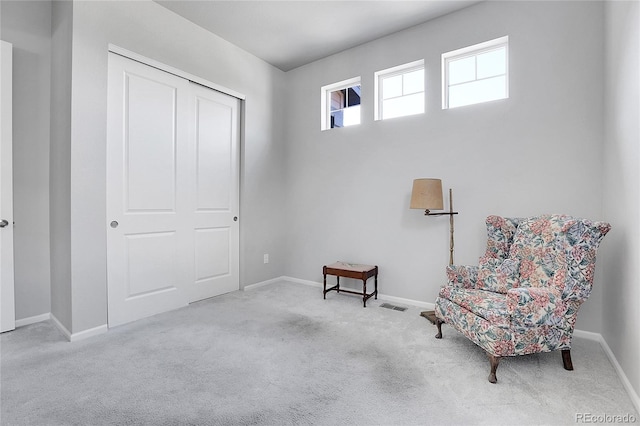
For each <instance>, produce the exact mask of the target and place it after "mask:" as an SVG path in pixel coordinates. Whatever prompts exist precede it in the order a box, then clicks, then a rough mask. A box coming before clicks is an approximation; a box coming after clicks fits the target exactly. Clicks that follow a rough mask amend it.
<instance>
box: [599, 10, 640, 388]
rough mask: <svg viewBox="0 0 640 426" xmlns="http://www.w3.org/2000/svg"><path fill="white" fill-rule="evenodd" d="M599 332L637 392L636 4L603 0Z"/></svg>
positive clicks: (639, 162)
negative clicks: (603, 232) (604, 230)
mask: <svg viewBox="0 0 640 426" xmlns="http://www.w3.org/2000/svg"><path fill="white" fill-rule="evenodd" d="M605 16H606V21H605V22H606V33H605V36H606V58H605V59H606V61H605V63H606V79H605V89H606V90H605V93H606V97H605V101H606V102H605V129H606V132H605V144H604V152H603V154H604V177H605V187H604V211H605V215H606V217H607V219H608V220H609V221H610V222H611V224H612V230H611V232H610V234H611V235H610V236H607V239H608V240H609V241H607V242H606V243H607V245H606V248H605V249H604V250H603V252H602V253H603V256H602V260H603V265H604V276H605V277H606V278H607V280H606V282H605V284H604V285H605V287H606V291H605V292H604V296H603V311H604V321H603V330H602V335H603V337H604V339H605V340H606V341H607V344H608V345H609V347H610V348H611V350H612V351H613V353H614V354H615V356H616V359H617V360H618V362H619V363H620V365H621V366H622V368H623V369H624V371H625V374H626V376H627V378H628V379H629V381H630V382H631V385H632V386H633V387H634V389H635V392H636V395H638V394H640V364H639V363H638V360H639V359H640V329H639V328H638V324H640V310H638V301H639V300H640V286H638V280H639V277H640V264H639V263H638V259H640V239H639V237H640V226H639V224H638V210H639V209H640V202H639V199H640V173H639V172H638V170H639V169H640V155H639V152H638V151H639V148H638V145H639V144H640V120H639V117H640V65H639V57H640V4H639V3H638V2H622V1H607V2H606V6H605Z"/></svg>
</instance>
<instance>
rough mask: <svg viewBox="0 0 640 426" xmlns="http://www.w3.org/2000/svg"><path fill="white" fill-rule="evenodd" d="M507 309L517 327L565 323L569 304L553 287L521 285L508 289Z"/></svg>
mask: <svg viewBox="0 0 640 426" xmlns="http://www.w3.org/2000/svg"><path fill="white" fill-rule="evenodd" d="M507 309H508V312H509V314H510V316H511V321H512V324H513V325H514V326H516V327H532V326H533V327H536V326H542V325H551V326H557V327H562V326H564V324H565V321H566V320H565V313H566V312H567V306H566V304H565V302H564V300H563V299H562V295H561V294H560V292H559V291H558V290H557V289H555V288H552V287H520V288H511V289H509V290H508V291H507Z"/></svg>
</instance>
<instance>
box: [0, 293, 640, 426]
mask: <svg viewBox="0 0 640 426" xmlns="http://www.w3.org/2000/svg"><path fill="white" fill-rule="evenodd" d="M380 304H381V301H380V300H377V301H376V300H373V299H370V301H369V302H368V303H367V308H363V307H362V303H361V301H360V300H359V299H358V298H357V297H355V296H350V295H342V294H340V295H339V294H336V293H335V292H332V293H330V294H328V295H327V300H323V299H322V292H321V291H320V290H319V289H318V288H315V287H309V286H304V285H300V284H293V283H286V282H281V283H276V284H272V285H269V286H265V287H261V288H258V289H255V290H251V291H247V292H234V293H230V294H227V295H224V296H220V297H216V298H213V299H209V300H205V301H202V302H198V303H195V304H192V305H191V306H189V307H187V308H184V309H180V310H177V311H173V312H169V313H166V314H162V315H157V316H155V317H152V318H148V319H144V320H141V321H137V322H135V323H132V324H128V325H125V326H121V327H117V328H114V329H111V330H110V331H109V332H108V333H106V334H103V335H100V336H97V337H93V338H90V339H86V340H83V341H79V342H74V343H68V342H66V341H65V340H64V338H63V337H62V335H61V334H59V332H58V331H57V330H56V329H55V327H54V326H53V325H52V324H50V323H49V322H42V323H38V324H33V325H30V326H26V327H23V328H20V329H18V330H16V331H14V332H11V333H5V334H3V335H2V337H1V355H2V360H1V385H2V387H1V392H2V394H1V402H2V407H1V416H2V417H1V419H0V421H1V423H2V424H3V425H107V424H108V425H236V424H237V425H427V424H428V425H446V424H455V425H465V424H467V425H475V424H485V425H498V424H507V425H514V424H522V425H525V424H545V425H546V424H549V425H551V424H559V425H560V424H575V423H576V414H577V413H591V414H594V415H601V414H609V415H618V414H619V415H624V414H631V415H634V416H635V417H636V419H638V418H640V417H639V416H638V413H637V412H636V411H635V410H634V408H633V404H632V402H631V401H630V399H629V397H628V395H627V394H626V393H625V391H624V389H623V386H622V384H621V383H620V381H619V379H618V377H617V375H616V373H615V371H614V369H613V367H612V366H611V364H610V362H609V361H608V359H607V357H606V354H605V353H604V351H603V350H602V349H601V347H600V345H599V344H598V343H596V342H592V341H588V340H583V339H578V338H576V339H574V347H573V350H572V356H573V364H574V367H575V370H574V371H572V372H569V371H565V370H564V369H563V368H562V360H561V356H560V353H549V354H538V355H530V356H526V357H518V358H508V359H504V360H502V362H501V363H500V367H499V368H498V384H496V385H492V384H490V383H489V382H488V381H487V376H488V373H489V362H488V360H487V359H486V356H485V354H484V353H483V352H482V351H481V350H480V349H479V348H477V347H476V346H475V345H474V344H472V343H471V342H469V341H468V340H467V339H465V338H464V337H462V336H461V335H460V334H459V333H457V332H455V331H454V330H453V329H451V328H450V327H448V326H444V327H443V334H444V338H443V339H442V340H437V339H435V338H434V335H435V333H436V328H435V326H433V325H432V324H431V323H429V322H428V321H427V320H425V319H424V318H422V317H420V316H419V312H420V309H419V308H415V307H411V308H409V310H407V311H405V312H399V311H393V310H388V309H385V308H381V307H380V306H379V305H380Z"/></svg>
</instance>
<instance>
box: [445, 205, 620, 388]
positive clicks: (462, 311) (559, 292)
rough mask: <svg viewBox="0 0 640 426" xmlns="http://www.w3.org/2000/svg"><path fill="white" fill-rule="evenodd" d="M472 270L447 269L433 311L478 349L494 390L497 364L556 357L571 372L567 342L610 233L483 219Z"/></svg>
mask: <svg viewBox="0 0 640 426" xmlns="http://www.w3.org/2000/svg"><path fill="white" fill-rule="evenodd" d="M486 224H487V233H488V241H487V249H486V252H485V254H484V256H482V257H481V258H480V262H479V265H478V266H455V265H452V266H449V267H448V268H447V278H448V283H447V284H446V285H445V286H443V287H442V288H441V289H440V293H439V294H438V298H437V299H436V304H435V314H436V325H437V326H438V334H437V335H436V338H442V324H443V323H447V324H449V325H451V326H452V327H454V328H455V329H457V330H458V331H459V332H461V333H462V334H464V335H465V336H466V337H467V338H469V339H470V340H471V341H473V342H474V343H475V344H476V345H478V346H480V347H481V348H482V349H484V350H485V351H486V352H487V354H488V356H489V360H490V363H491V372H490V374H489V381H490V382H491V383H496V381H497V378H496V369H497V368H498V363H499V361H500V358H501V357H505V356H515V355H526V354H531V353H537V352H550V351H554V350H558V349H559V350H561V351H562V360H563V363H564V368H565V369H567V370H573V365H572V363H571V353H570V349H571V337H572V336H573V329H574V326H575V323H576V317H577V314H578V308H579V307H580V305H581V304H582V302H584V301H585V300H586V299H587V298H588V297H589V294H590V293H591V287H592V284H593V275H594V270H595V262H596V250H597V248H598V245H599V244H600V241H601V240H602V238H603V237H604V236H605V235H606V234H607V232H609V230H610V229H611V226H610V225H609V224H608V223H604V222H591V221H589V220H585V219H577V218H573V217H570V216H565V215H544V216H538V217H531V218H527V219H513V218H511V219H510V218H503V217H499V216H489V217H488V218H487V220H486Z"/></svg>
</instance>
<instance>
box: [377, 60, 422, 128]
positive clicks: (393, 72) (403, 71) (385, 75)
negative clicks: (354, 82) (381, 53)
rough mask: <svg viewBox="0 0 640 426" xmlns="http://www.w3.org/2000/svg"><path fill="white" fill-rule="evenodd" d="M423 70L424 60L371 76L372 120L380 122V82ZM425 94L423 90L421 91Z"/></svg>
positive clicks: (381, 71) (381, 100)
mask: <svg viewBox="0 0 640 426" xmlns="http://www.w3.org/2000/svg"><path fill="white" fill-rule="evenodd" d="M419 69H424V59H420V60H418V61H413V62H409V63H408V64H403V65H398V66H395V67H391V68H387V69H385V70H380V71H376V72H375V73H374V74H373V81H374V82H375V85H374V88H373V92H374V95H373V96H374V99H375V100H376V101H375V103H374V105H373V115H374V120H376V121H377V120H382V119H383V118H382V102H383V99H382V87H381V86H382V80H384V79H385V78H388V77H395V76H397V75H401V74H406V73H409V72H411V71H416V70H419ZM422 93H425V90H423V91H422Z"/></svg>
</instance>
